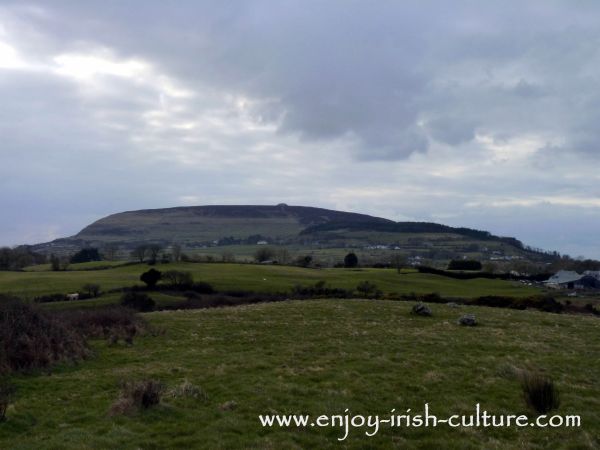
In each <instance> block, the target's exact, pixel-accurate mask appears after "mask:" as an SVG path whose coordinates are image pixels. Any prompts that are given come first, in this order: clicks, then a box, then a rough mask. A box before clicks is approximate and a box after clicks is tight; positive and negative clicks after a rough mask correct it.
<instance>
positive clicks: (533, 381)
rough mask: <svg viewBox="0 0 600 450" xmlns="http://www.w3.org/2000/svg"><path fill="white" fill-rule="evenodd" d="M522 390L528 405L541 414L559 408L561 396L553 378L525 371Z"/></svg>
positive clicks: (522, 375) (522, 376) (522, 378)
mask: <svg viewBox="0 0 600 450" xmlns="http://www.w3.org/2000/svg"><path fill="white" fill-rule="evenodd" d="M521 388H522V389H523V397H524V398H525V402H526V403H527V405H528V406H529V407H530V408H531V409H533V410H534V411H536V412H537V413H539V414H546V413H547V412H549V411H551V410H553V409H556V408H558V406H559V405H560V396H559V393H558V388H557V387H556V385H555V384H554V381H552V379H551V378H549V377H547V376H545V375H542V374H540V373H538V372H531V371H523V372H522V373H521Z"/></svg>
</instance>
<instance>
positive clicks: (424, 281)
mask: <svg viewBox="0 0 600 450" xmlns="http://www.w3.org/2000/svg"><path fill="white" fill-rule="evenodd" d="M154 267H156V268H157V269H158V270H163V271H164V270H175V269H176V270H186V271H189V272H191V273H192V274H193V276H194V279H195V280H196V281H206V282H209V283H211V284H213V285H214V287H215V288H216V289H218V290H251V291H255V292H263V293H266V292H287V291H289V290H290V289H291V288H292V287H293V286H294V285H296V284H305V285H306V284H312V283H315V282H317V281H320V280H324V281H326V282H327V283H329V284H330V285H331V286H332V287H340V288H346V289H352V288H355V287H356V285H357V284H358V283H359V282H360V281H362V280H368V281H371V282H373V283H375V284H376V285H377V287H378V288H379V289H381V290H382V291H383V292H384V293H399V294H408V293H411V292H414V293H417V294H424V293H431V292H437V293H439V294H440V295H442V296H444V297H464V298H472V297H477V296H481V295H507V296H527V295H532V294H536V293H538V292H539V290H538V289H537V288H533V287H525V286H523V285H521V284H519V283H515V282H509V281H502V280H488V279H483V278H482V279H473V280H466V281H464V280H455V279H451V278H447V277H443V276H438V275H431V274H421V273H417V272H415V271H411V270H407V271H404V272H403V273H401V274H398V273H397V271H396V270H393V269H304V268H300V267H291V266H271V265H256V264H204V263H178V264H162V265H161V264H158V265H156V266H154ZM71 268H72V269H77V265H76V264H73V265H72V266H71ZM148 269H149V267H148V265H146V264H136V265H127V266H119V267H115V268H112V269H106V270H69V271H66V272H50V271H35V272H33V271H32V272H0V293H11V294H14V295H17V296H20V297H23V298H32V297H34V296H37V295H42V294H52V293H62V294H66V293H69V292H76V291H78V290H80V289H81V286H82V285H83V284H85V283H97V284H100V286H101V288H102V289H103V290H109V289H115V288H120V287H126V286H132V285H135V284H142V283H141V282H140V280H139V276H140V274H141V273H142V272H144V271H146V270H148Z"/></svg>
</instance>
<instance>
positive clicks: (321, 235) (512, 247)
mask: <svg viewBox="0 0 600 450" xmlns="http://www.w3.org/2000/svg"><path fill="white" fill-rule="evenodd" d="M142 243H156V244H160V245H162V246H169V245H172V244H179V245H182V246H183V247H184V248H188V249H194V248H202V247H211V246H227V245H257V244H265V243H268V244H274V245H292V246H312V247H315V246H318V247H320V248H340V247H371V248H382V249H383V248H391V249H394V248H395V249H404V250H407V251H415V250H416V249H421V250H422V249H425V250H428V251H430V252H432V251H434V250H437V251H438V252H442V253H443V252H448V253H451V252H457V251H458V252H460V251H462V252H480V251H483V252H486V251H487V252H489V253H490V254H492V253H494V252H495V254H498V255H519V254H524V253H530V252H529V251H528V250H525V249H524V247H523V245H522V244H521V242H520V241H518V240H517V239H514V238H506V237H498V236H494V235H492V234H490V233H488V232H486V231H480V230H473V229H470V228H455V227H449V226H446V225H440V224H436V223H429V222H395V221H392V220H389V219H384V218H381V217H373V216H369V215H366V214H358V213H352V212H344V211H335V210H331V209H324V208H313V207H307V206H289V205H286V204H279V205H209V206H185V207H175V208H164V209H145V210H139V211H127V212H121V213H117V214H112V215H110V216H107V217H104V218H102V219H100V220H98V221H96V222H94V223H92V224H90V225H88V226H87V227H85V228H84V229H83V230H81V231H80V232H79V233H77V234H76V235H75V236H72V237H68V238H63V239H57V240H55V241H52V242H49V243H45V244H38V245H36V246H33V250H35V251H38V252H43V253H50V252H54V253H68V252H72V251H75V250H77V249H80V248H83V247H88V246H93V247H100V248H101V247H103V246H105V245H107V244H116V245H118V246H120V247H121V248H122V249H131V248H133V247H135V246H137V245H140V244H142Z"/></svg>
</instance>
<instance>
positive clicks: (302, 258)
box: [296, 255, 313, 267]
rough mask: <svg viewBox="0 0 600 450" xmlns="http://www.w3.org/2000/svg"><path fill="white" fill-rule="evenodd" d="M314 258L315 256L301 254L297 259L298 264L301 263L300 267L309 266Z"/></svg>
mask: <svg viewBox="0 0 600 450" xmlns="http://www.w3.org/2000/svg"><path fill="white" fill-rule="evenodd" d="M312 259H313V258H312V256H310V255H305V256H299V257H298V258H297V259H296V264H297V265H299V266H300V267H308V266H310V264H311V263H312Z"/></svg>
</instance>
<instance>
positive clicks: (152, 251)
mask: <svg viewBox="0 0 600 450" xmlns="http://www.w3.org/2000/svg"><path fill="white" fill-rule="evenodd" d="M161 248H162V247H161V246H160V245H158V244H150V245H149V246H148V255H149V256H150V264H156V258H157V257H158V254H159V253H160V250H161Z"/></svg>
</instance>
